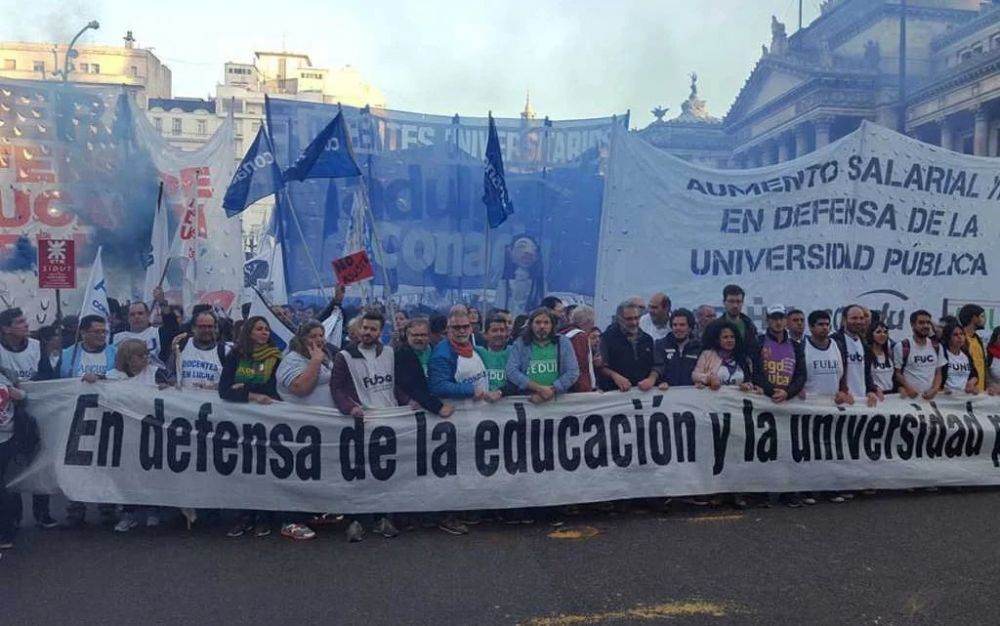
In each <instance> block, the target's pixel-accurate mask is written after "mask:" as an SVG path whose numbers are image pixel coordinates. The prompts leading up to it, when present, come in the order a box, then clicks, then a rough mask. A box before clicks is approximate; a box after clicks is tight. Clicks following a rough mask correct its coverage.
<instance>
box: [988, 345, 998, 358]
mask: <svg viewBox="0 0 1000 626" xmlns="http://www.w3.org/2000/svg"><path fill="white" fill-rule="evenodd" d="M989 353H990V356H991V357H993V358H994V359H1000V346H997V345H992V346H990V349H989Z"/></svg>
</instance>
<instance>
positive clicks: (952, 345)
mask: <svg viewBox="0 0 1000 626" xmlns="http://www.w3.org/2000/svg"><path fill="white" fill-rule="evenodd" d="M941 346H942V348H944V350H943V351H942V352H943V353H944V367H943V368H941V391H942V392H943V393H946V394H951V393H969V394H973V395H975V394H977V393H979V378H980V376H982V374H981V373H980V371H979V368H977V367H976V364H975V362H974V361H973V360H972V357H971V356H970V355H969V347H968V339H967V338H966V336H965V328H964V327H963V326H962V325H961V323H960V322H959V321H958V320H953V321H949V322H948V323H947V324H945V325H944V327H943V328H942V330H941Z"/></svg>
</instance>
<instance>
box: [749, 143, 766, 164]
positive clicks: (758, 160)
mask: <svg viewBox="0 0 1000 626" xmlns="http://www.w3.org/2000/svg"><path fill="white" fill-rule="evenodd" d="M763 155H764V149H763V148H762V147H761V146H757V147H756V148H753V149H751V151H750V167H761V166H763V165H764V156H763Z"/></svg>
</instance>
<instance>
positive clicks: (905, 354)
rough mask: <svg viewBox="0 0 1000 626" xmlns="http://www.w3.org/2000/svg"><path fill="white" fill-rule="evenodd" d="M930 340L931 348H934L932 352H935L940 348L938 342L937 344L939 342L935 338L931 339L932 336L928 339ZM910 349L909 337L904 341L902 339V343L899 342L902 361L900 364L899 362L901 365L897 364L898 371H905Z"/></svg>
mask: <svg viewBox="0 0 1000 626" xmlns="http://www.w3.org/2000/svg"><path fill="white" fill-rule="evenodd" d="M930 340H931V346H933V347H934V350H935V351H936V350H937V349H938V348H940V347H941V343H940V342H939V341H938V340H937V337H933V336H932V337H931V338H930ZM910 347H911V346H910V338H909V337H907V338H906V339H903V340H902V341H901V342H900V350H901V351H902V353H903V359H902V362H901V363H900V364H899V369H901V370H902V369H906V363H907V362H908V361H909V360H910Z"/></svg>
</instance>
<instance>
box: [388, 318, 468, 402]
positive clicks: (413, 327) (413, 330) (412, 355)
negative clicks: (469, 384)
mask: <svg viewBox="0 0 1000 626" xmlns="http://www.w3.org/2000/svg"><path fill="white" fill-rule="evenodd" d="M430 332H431V328H430V322H429V321H428V320H427V319H426V318H422V317H418V318H414V319H412V320H410V321H409V322H408V323H407V326H406V343H405V344H404V345H403V346H401V347H400V348H399V349H398V350H396V385H398V386H399V387H400V388H401V389H402V390H403V392H404V393H405V394H406V395H407V396H409V397H410V399H412V400H414V401H416V402H417V403H418V404H419V405H420V406H422V407H423V408H425V409H427V410H428V411H430V412H431V413H434V414H435V415H440V416H441V417H451V416H452V414H453V413H454V412H455V407H453V406H451V405H450V404H445V403H444V402H441V399H440V398H438V397H437V396H434V395H432V394H431V392H430V388H429V387H428V386H427V366H428V364H429V363H430V360H431V346H430Z"/></svg>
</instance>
